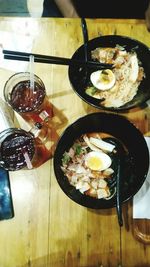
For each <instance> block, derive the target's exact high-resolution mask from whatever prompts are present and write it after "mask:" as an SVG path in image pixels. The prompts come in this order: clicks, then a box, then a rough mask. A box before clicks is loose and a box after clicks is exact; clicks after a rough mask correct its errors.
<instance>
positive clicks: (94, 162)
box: [87, 156, 103, 171]
mask: <svg viewBox="0 0 150 267" xmlns="http://www.w3.org/2000/svg"><path fill="white" fill-rule="evenodd" d="M87 166H88V167H89V168H90V169H92V170H94V171H97V170H99V169H101V168H102V166H103V162H102V160H100V158H98V157H96V156H93V157H91V158H89V159H88V160H87Z"/></svg>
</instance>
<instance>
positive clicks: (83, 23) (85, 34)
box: [81, 18, 89, 62]
mask: <svg viewBox="0 0 150 267" xmlns="http://www.w3.org/2000/svg"><path fill="white" fill-rule="evenodd" d="M81 26H82V33H83V45H84V57H85V61H86V62H87V61H88V39H89V37H88V31H87V25H86V20H85V19H84V18H81Z"/></svg>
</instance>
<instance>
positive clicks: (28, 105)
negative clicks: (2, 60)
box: [4, 72, 53, 125]
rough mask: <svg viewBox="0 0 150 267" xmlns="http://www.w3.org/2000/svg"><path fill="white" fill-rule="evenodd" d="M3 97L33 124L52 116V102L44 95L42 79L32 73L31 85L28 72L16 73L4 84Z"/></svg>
mask: <svg viewBox="0 0 150 267" xmlns="http://www.w3.org/2000/svg"><path fill="white" fill-rule="evenodd" d="M4 97H5V100H6V101H7V102H8V104H9V105H10V106H11V107H12V108H13V109H14V110H15V111H17V112H18V113H19V114H20V115H21V116H22V117H23V118H24V119H25V120H26V121H27V122H29V123H30V124H32V125H34V124H35V123H36V122H42V121H44V120H45V119H47V118H51V117H52V116H53V108H52V104H51V103H50V102H49V101H48V97H47V96H46V91H45V86H44V84H43V82H42V80H41V79H40V78H39V77H38V76H36V75H34V83H33V87H31V83H30V73H28V72H24V73H21V72H20V73H16V74H14V75H13V76H11V77H10V78H9V80H8V81H7V82H6V84H5V86H4Z"/></svg>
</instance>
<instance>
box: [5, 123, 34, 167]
mask: <svg viewBox="0 0 150 267" xmlns="http://www.w3.org/2000/svg"><path fill="white" fill-rule="evenodd" d="M34 154H35V144H34V136H33V135H32V134H31V133H30V132H26V131H25V130H23V129H17V128H8V129H6V130H4V131H2V132H1V133H0V166H1V167H3V168H4V169H6V170H9V171H16V170H20V169H22V168H26V167H27V168H28V169H32V168H33V166H32V160H33V158H34Z"/></svg>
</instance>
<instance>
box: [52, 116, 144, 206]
mask: <svg viewBox="0 0 150 267" xmlns="http://www.w3.org/2000/svg"><path fill="white" fill-rule="evenodd" d="M91 132H104V133H108V134H111V135H113V136H114V137H115V138H117V139H118V140H120V141H121V142H122V143H123V144H124V146H125V147H126V148H127V150H128V153H129V156H130V158H131V159H132V162H131V166H130V164H129V162H126V163H125V165H124V168H123V178H122V195H121V199H122V202H126V201H127V200H129V199H131V198H132V197H133V196H134V195H135V194H136V193H137V191H138V190H139V189H140V188H141V186H142V184H143V183H144V181H145V179H146V176H147V172H148V168H149V152H148V147H147V144H146V141H145V139H144V137H143V135H142V133H141V132H140V131H139V130H138V129H137V128H136V127H135V126H134V125H133V124H132V123H131V122H130V121H129V120H127V119H126V118H125V117H124V116H121V115H116V114H109V113H103V112H98V113H93V114H89V115H86V116H84V117H81V118H79V119H78V120H77V121H75V122H74V123H72V124H71V125H70V126H68V127H67V128H66V130H65V131H64V133H63V134H62V136H61V138H60V140H59V141H58V144H57V147H56V150H55V154H54V171H55V176H56V179H57V181H58V184H59V186H60V187H61V189H62V190H63V191H64V193H65V194H66V195H67V196H68V197H69V198H70V199H72V200H73V201H75V202H76V203H78V204H80V205H82V206H85V207H88V208H93V209H105V208H112V207H114V206H116V196H114V197H113V198H111V199H109V200H105V199H96V198H94V197H90V196H88V195H85V194H82V193H80V191H79V190H76V188H75V187H74V186H72V185H71V184H70V183H69V181H68V178H67V177H66V176H65V175H64V172H63V171H62V168H61V166H62V158H63V154H64V152H65V151H68V150H69V148H70V147H71V146H72V145H73V143H74V141H75V140H76V139H77V138H79V137H80V136H81V135H82V134H85V133H91Z"/></svg>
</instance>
